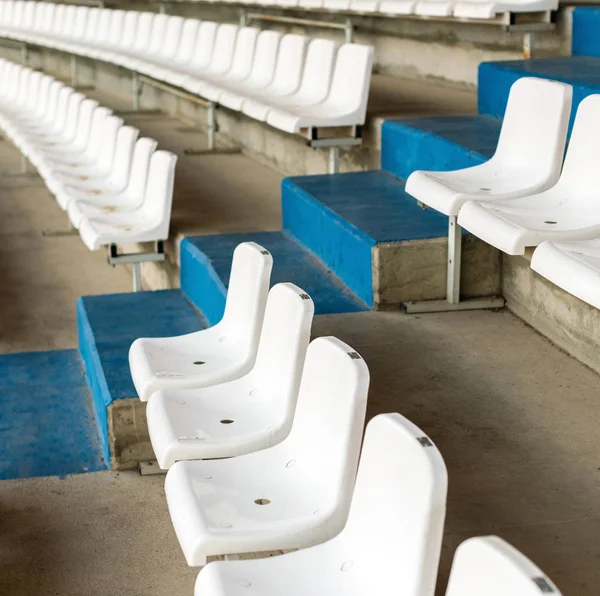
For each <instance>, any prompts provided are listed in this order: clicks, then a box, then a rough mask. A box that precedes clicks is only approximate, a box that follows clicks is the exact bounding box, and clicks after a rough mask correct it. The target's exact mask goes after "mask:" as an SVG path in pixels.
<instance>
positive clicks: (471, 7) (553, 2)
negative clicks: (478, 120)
mask: <svg viewBox="0 0 600 596" xmlns="http://www.w3.org/2000/svg"><path fill="white" fill-rule="evenodd" d="M208 1H209V2H215V1H217V2H219V0H208ZM221 1H222V2H225V3H231V0H221ZM237 3H242V4H249V5H257V6H272V7H277V8H290V9H296V10H298V9H306V10H327V11H334V12H335V11H342V12H344V13H357V14H381V15H386V16H409V15H415V16H420V17H425V18H427V17H429V18H431V17H455V18H458V19H485V20H487V19H493V18H494V17H496V16H497V15H499V14H504V13H523V12H546V11H549V10H557V9H558V0H245V1H244V2H239V0H238V2H237Z"/></svg>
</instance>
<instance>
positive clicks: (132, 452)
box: [108, 397, 156, 470]
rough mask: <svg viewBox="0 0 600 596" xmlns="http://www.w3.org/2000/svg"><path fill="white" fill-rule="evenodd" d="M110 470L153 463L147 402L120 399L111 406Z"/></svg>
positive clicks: (109, 434)
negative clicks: (142, 463) (148, 462)
mask: <svg viewBox="0 0 600 596" xmlns="http://www.w3.org/2000/svg"><path fill="white" fill-rule="evenodd" d="M108 445H109V448H110V467H111V468H112V469H115V470H131V469H134V468H137V467H138V464H139V463H140V462H145V461H154V460H156V456H155V455H154V450H153V449H152V444H151V443H150V434H149V432H148V420H147V419H146V403H145V402H143V401H140V400H139V399H138V398H137V397H132V398H125V399H119V400H117V401H114V402H113V403H112V404H110V406H109V407H108Z"/></svg>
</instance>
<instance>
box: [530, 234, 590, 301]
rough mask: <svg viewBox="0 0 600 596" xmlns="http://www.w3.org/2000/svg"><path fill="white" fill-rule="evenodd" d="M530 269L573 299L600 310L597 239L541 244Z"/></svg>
mask: <svg viewBox="0 0 600 596" xmlns="http://www.w3.org/2000/svg"><path fill="white" fill-rule="evenodd" d="M531 268H532V269H533V270H534V271H537V273H539V274H540V275H542V276H543V277H545V278H546V279H548V280H549V281H551V282H552V283H553V284H555V285H557V286H558V287H559V288H562V289H563V290H565V291H566V292H569V294H572V295H573V296H575V297H576V298H579V299H580V300H583V301H584V302H587V303H588V304H591V305H592V306H594V307H595V308H600V240H588V241H581V242H553V241H546V242H542V243H541V244H540V245H539V246H538V247H537V248H536V249H535V251H534V253H533V257H532V259H531Z"/></svg>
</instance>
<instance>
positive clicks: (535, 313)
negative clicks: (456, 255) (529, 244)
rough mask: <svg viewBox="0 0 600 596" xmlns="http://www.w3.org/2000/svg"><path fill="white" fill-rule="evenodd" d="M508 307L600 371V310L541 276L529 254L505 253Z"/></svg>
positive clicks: (503, 285) (504, 265) (504, 278)
mask: <svg viewBox="0 0 600 596" xmlns="http://www.w3.org/2000/svg"><path fill="white" fill-rule="evenodd" d="M502 277H503V280H502V293H503V295H504V298H506V305H507V307H508V308H509V309H510V310H511V311H512V312H513V313H515V314H516V315H517V316H518V317H520V318H521V319H523V320H524V321H525V322H526V323H528V324H529V325H531V326H532V327H533V328H534V329H535V330H536V331H539V332H540V333H541V334H542V335H544V336H546V337H547V338H548V339H550V340H551V341H553V342H554V343H555V344H556V345H558V346H559V347H560V348H562V349H563V350H565V352H568V353H569V354H570V355H571V356H573V357H574V358H576V359H577V360H579V361H580V362H583V363H584V364H586V365H587V366H589V367H590V368H592V369H593V370H595V371H596V372H598V373H600V359H599V358H598V354H600V310H598V309H596V308H594V307H592V306H590V305H588V304H586V303H585V302H582V301H581V300H579V299H578V298H575V297H574V296H572V295H571V294H568V293H567V292H565V291H563V290H561V289H560V288H559V287H557V286H555V285H554V284H552V283H550V282H549V281H548V280H546V279H545V278H543V277H541V276H540V275H538V274H537V273H535V271H533V270H532V269H531V267H530V262H529V260H528V259H527V258H523V257H511V256H508V255H503V258H502Z"/></svg>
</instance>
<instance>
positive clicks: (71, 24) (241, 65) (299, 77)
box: [0, 0, 379, 139]
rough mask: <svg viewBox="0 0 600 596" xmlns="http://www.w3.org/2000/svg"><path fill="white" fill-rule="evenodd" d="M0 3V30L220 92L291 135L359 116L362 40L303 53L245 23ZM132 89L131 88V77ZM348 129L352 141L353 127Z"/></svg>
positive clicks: (212, 97) (361, 0)
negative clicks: (350, 130)
mask: <svg viewBox="0 0 600 596" xmlns="http://www.w3.org/2000/svg"><path fill="white" fill-rule="evenodd" d="M327 2H328V3H334V4H336V6H334V5H333V4H331V5H329V6H326V8H329V9H332V10H335V9H339V8H344V9H345V10H348V9H350V8H351V4H352V3H353V4H354V8H355V10H356V11H358V12H361V13H365V12H366V13H370V14H374V13H376V11H377V10H378V7H379V0H352V2H351V0H343V1H342V2H341V3H340V0H327ZM2 4H5V6H3V10H2V11H0V34H3V35H5V36H7V37H10V38H12V39H17V40H21V41H25V42H28V43H34V44H39V45H45V46H48V47H52V48H55V49H58V50H63V51H65V52H70V53H71V54H73V56H77V55H81V56H86V57H89V58H95V59H99V60H103V61H106V62H111V63H113V64H117V65H119V66H123V67H125V68H127V69H129V70H131V71H132V72H133V73H134V76H139V74H142V75H146V76H147V77H151V78H155V79H157V80H159V81H163V82H166V83H169V84H171V85H175V86H176V87H181V88H183V89H185V90H186V91H188V92H189V93H192V94H196V95H198V96H200V97H202V98H203V99H204V100H205V101H207V102H212V103H213V104H219V103H220V102H221V98H222V100H223V101H222V103H221V105H223V106H225V107H228V108H229V109H232V110H236V111H238V112H240V111H241V112H243V113H245V114H246V115H247V116H249V117H251V118H253V117H254V114H256V118H257V119H259V120H260V121H263V122H267V123H268V124H269V125H271V126H273V127H275V128H279V129H280V130H283V131H286V132H289V133H291V134H304V133H303V131H304V130H309V129H318V128H336V127H351V128H352V127H359V126H361V125H362V124H364V122H365V118H366V108H367V99H368V92H369V86H370V80H371V69H372V48H371V47H370V46H362V45H357V44H343V45H342V46H341V48H339V51H338V48H337V45H336V44H333V42H328V41H327V40H314V41H313V42H312V44H311V47H310V48H309V50H308V56H307V58H306V60H304V54H305V49H306V48H305V45H306V41H307V40H306V39H303V38H302V37H301V36H295V35H286V36H283V39H282V37H281V34H279V33H276V32H273V31H263V32H261V31H260V30H259V29H257V28H255V27H238V26H237V25H233V24H228V23H225V24H220V25H219V24H217V23H211V22H206V21H205V22H201V21H198V20H196V19H183V18H182V17H178V16H168V15H166V14H156V13H148V12H135V11H123V10H112V9H103V8H102V9H101V8H90V7H78V6H77V7H76V6H65V5H62V4H60V5H56V6H55V5H50V6H46V4H47V3H44V2H27V3H26V4H27V19H25V20H23V18H22V16H21V12H22V7H21V3H19V2H15V3H12V2H5V3H2ZM270 4H271V3H265V5H270ZM296 4H297V2H296V0H292V1H289V2H288V1H287V0H282V1H281V2H280V3H273V5H274V6H280V7H284V8H285V7H292V8H293V7H294V6H296ZM338 5H339V6H338ZM342 5H343V6H342ZM15 11H16V12H15ZM318 42H321V43H318ZM319 51H321V52H322V57H323V59H322V60H319V59H318V58H319V55H318V52H319ZM334 64H335V67H333V65H334ZM73 72H76V67H74V68H72V74H73ZM353 72H356V76H352V75H353ZM73 76H75V75H73ZM145 82H146V83H147V82H148V81H147V80H146V81H145ZM133 89H134V94H135V93H138V91H135V90H136V89H139V87H138V83H136V82H134V84H133ZM134 101H137V99H134ZM244 105H246V109H244ZM352 135H353V136H352V138H353V139H355V138H356V139H358V138H359V137H360V131H358V130H354V132H353V133H352ZM315 138H316V137H315Z"/></svg>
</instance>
